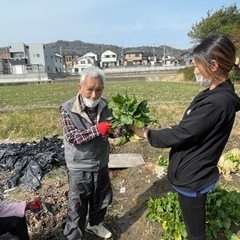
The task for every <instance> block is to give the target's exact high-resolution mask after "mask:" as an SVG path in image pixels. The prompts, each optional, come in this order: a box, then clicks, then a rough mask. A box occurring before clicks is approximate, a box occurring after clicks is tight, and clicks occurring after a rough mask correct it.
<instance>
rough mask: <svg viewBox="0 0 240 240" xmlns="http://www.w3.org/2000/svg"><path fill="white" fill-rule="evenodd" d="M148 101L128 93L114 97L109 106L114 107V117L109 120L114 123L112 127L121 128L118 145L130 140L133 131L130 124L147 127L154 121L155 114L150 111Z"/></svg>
mask: <svg viewBox="0 0 240 240" xmlns="http://www.w3.org/2000/svg"><path fill="white" fill-rule="evenodd" d="M147 104H148V103H147V101H146V100H142V101H138V100H137V99H136V97H135V95H132V96H129V95H127V93H126V94H124V95H120V94H117V95H116V96H113V97H112V100H110V101H109V103H108V107H109V108H110V109H112V117H109V118H108V120H110V122H111V123H112V127H111V128H112V129H115V128H116V127H120V128H121V137H120V138H119V141H118V143H117V145H119V146H120V145H123V144H125V143H127V142H129V141H130V138H131V137H132V136H133V132H132V131H131V130H129V128H128V126H129V125H135V126H137V127H139V128H144V127H146V126H147V125H148V124H149V123H151V122H154V118H153V116H151V114H150V113H149V108H148V106H147Z"/></svg>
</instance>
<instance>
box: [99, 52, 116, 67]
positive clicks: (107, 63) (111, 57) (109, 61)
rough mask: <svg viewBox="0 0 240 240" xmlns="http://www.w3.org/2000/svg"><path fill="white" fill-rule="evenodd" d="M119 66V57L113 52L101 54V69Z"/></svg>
mask: <svg viewBox="0 0 240 240" xmlns="http://www.w3.org/2000/svg"><path fill="white" fill-rule="evenodd" d="M115 66H119V59H118V55H117V54H116V53H115V52H113V51H111V50H106V51H104V52H103V53H102V54H101V60H100V67H102V68H109V67H115Z"/></svg>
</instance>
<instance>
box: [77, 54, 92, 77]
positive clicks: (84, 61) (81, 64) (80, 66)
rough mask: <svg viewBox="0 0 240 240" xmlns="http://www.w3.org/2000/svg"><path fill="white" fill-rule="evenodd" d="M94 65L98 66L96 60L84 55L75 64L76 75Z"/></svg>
mask: <svg viewBox="0 0 240 240" xmlns="http://www.w3.org/2000/svg"><path fill="white" fill-rule="evenodd" d="M92 65H96V60H95V58H93V57H89V56H85V55H83V56H82V57H80V58H78V59H77V60H76V63H75V64H74V69H75V74H78V73H80V72H82V71H83V70H84V69H85V68H87V67H89V66H92Z"/></svg>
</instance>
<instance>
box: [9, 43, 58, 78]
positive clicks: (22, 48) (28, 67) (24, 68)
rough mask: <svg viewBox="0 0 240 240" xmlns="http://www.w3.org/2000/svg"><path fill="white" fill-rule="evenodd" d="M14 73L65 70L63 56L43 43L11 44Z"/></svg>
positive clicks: (11, 60)
mask: <svg viewBox="0 0 240 240" xmlns="http://www.w3.org/2000/svg"><path fill="white" fill-rule="evenodd" d="M9 53H10V59H9V61H10V64H11V67H12V74H26V73H48V74H50V73H59V72H63V58H62V56H61V55H56V54H54V53H53V52H52V51H51V50H50V48H48V47H46V46H45V45H44V44H41V43H34V44H28V45H26V44H24V43H17V44H11V45H10V46H9Z"/></svg>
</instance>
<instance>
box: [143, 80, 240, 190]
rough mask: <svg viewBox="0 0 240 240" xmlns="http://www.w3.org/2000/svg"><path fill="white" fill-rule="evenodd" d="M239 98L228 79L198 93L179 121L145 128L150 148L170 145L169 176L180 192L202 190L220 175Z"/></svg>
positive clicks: (239, 104) (239, 105) (239, 106)
mask: <svg viewBox="0 0 240 240" xmlns="http://www.w3.org/2000/svg"><path fill="white" fill-rule="evenodd" d="M239 110H240V98H239V97H238V95H237V94H236V93H235V90H234V86H233V84H232V83H231V81H230V80H226V81H224V82H223V83H221V84H219V85H218V86H217V87H216V88H215V89H213V90H209V89H206V90H204V91H202V92H201V93H199V94H198V95H197V96H196V97H195V98H194V100H193V101H192V103H191V104H190V106H189V107H188V108H187V110H186V111H185V113H184V116H183V118H182V120H181V121H180V123H179V124H178V125H177V126H174V127H172V128H166V129H160V130H150V131H148V141H149V143H150V144H151V145H152V146H153V147H159V148H166V147H171V151H170V156H169V166H168V179H169V181H170V182H171V184H173V185H174V186H176V187H178V188H180V189H182V190H183V191H189V192H192V191H201V190H202V189H204V188H205V187H207V186H209V185H210V184H211V183H213V182H214V181H216V180H217V179H218V177H219V171H218V167H217V163H218V160H219V158H220V156H221V154H222V152H223V150H224V147H225V145H226V143H227V141H228V138H229V136H230V133H231V130H232V127H233V123H234V120H235V115H236V112H237V111H239Z"/></svg>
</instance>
